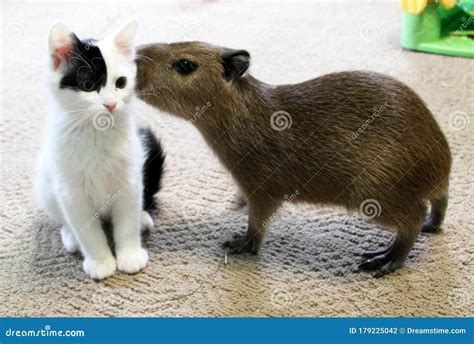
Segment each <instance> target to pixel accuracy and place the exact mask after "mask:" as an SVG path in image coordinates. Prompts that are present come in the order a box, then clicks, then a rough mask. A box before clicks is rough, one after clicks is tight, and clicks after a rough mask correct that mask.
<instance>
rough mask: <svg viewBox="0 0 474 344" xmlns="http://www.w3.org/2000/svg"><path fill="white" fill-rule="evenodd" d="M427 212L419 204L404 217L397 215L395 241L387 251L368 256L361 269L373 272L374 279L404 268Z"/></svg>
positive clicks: (423, 206)
mask: <svg viewBox="0 0 474 344" xmlns="http://www.w3.org/2000/svg"><path fill="white" fill-rule="evenodd" d="M386 210H388V209H386ZM425 212H426V206H425V205H424V204H423V203H422V202H419V203H418V204H416V205H413V206H412V207H410V209H407V213H406V214H405V215H404V216H400V214H397V215H398V216H396V217H397V218H399V220H398V221H397V222H396V224H395V226H396V227H397V229H398V232H397V236H396V238H395V241H394V242H393V243H392V245H391V246H390V247H389V248H388V249H386V250H383V251H380V252H375V253H368V254H366V255H365V257H366V258H367V259H366V260H365V261H364V262H363V263H362V264H360V265H359V269H360V270H364V271H373V273H374V277H382V276H384V275H386V274H388V273H390V272H392V271H395V270H396V269H397V268H399V267H400V266H402V265H403V262H404V261H405V259H406V257H407V256H408V254H409V253H410V251H411V249H412V247H413V245H414V244H415V241H416V238H417V237H418V234H419V232H420V225H421V223H422V222H423V217H424V214H425ZM386 213H387V212H386ZM389 214H390V213H389Z"/></svg>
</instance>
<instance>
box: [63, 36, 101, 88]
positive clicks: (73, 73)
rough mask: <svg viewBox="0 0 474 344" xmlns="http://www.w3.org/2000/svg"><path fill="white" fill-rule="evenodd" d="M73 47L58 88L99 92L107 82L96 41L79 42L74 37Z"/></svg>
mask: <svg viewBox="0 0 474 344" xmlns="http://www.w3.org/2000/svg"><path fill="white" fill-rule="evenodd" d="M73 47H74V48H73V52H72V54H71V57H70V58H69V61H68V64H67V67H66V71H65V73H64V76H63V78H62V79H61V82H60V83H59V87H60V88H69V89H72V90H74V91H84V92H93V91H96V92H99V91H100V88H101V87H102V86H105V83H106V82H107V68H106V66H105V61H104V58H103V56H102V53H101V52H100V49H99V47H97V45H96V40H94V39H87V40H84V41H81V40H80V39H79V38H77V37H76V36H75V35H74V43H73Z"/></svg>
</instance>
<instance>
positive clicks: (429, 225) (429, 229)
mask: <svg viewBox="0 0 474 344" xmlns="http://www.w3.org/2000/svg"><path fill="white" fill-rule="evenodd" d="M439 230H440V226H439V225H436V224H434V223H433V222H432V221H431V220H428V221H426V222H425V223H424V224H423V226H421V231H422V232H423V233H437V232H438V231H439Z"/></svg>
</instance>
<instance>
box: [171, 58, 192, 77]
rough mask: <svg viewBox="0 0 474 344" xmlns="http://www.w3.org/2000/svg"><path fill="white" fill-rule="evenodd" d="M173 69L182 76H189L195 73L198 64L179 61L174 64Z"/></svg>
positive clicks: (186, 60) (183, 60)
mask: <svg viewBox="0 0 474 344" xmlns="http://www.w3.org/2000/svg"><path fill="white" fill-rule="evenodd" d="M171 67H173V68H174V69H175V70H176V71H177V72H178V73H179V74H181V75H188V74H191V73H192V72H193V71H195V70H196V68H197V67H198V65H197V63H194V62H193V61H189V60H188V59H179V60H177V61H175V62H173V63H172V64H171Z"/></svg>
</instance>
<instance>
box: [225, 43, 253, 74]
mask: <svg viewBox="0 0 474 344" xmlns="http://www.w3.org/2000/svg"><path fill="white" fill-rule="evenodd" d="M221 59H222V66H223V67H224V79H225V80H226V81H232V80H234V79H236V78H238V77H241V76H242V75H244V73H245V72H246V71H247V69H248V68H249V65H250V54H249V53H248V51H246V50H234V49H227V48H223V49H222V51H221Z"/></svg>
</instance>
